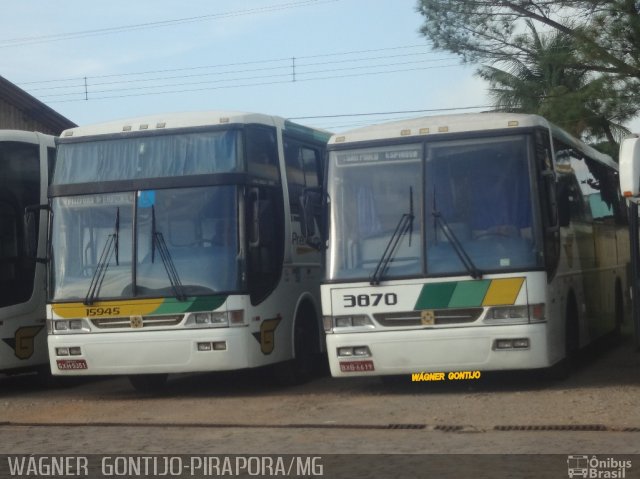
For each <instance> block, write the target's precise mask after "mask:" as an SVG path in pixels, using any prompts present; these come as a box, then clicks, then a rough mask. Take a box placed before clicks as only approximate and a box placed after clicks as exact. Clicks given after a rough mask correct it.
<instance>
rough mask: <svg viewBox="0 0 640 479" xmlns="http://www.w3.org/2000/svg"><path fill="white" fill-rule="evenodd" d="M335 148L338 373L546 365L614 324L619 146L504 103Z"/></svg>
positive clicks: (333, 321)
mask: <svg viewBox="0 0 640 479" xmlns="http://www.w3.org/2000/svg"><path fill="white" fill-rule="evenodd" d="M328 148H329V164H328V175H327V193H328V195H327V198H328V210H329V212H328V215H329V236H328V245H327V246H328V249H327V254H326V258H327V279H326V281H325V282H324V284H323V285H322V287H321V291H322V306H323V315H324V326H325V332H326V333H327V353H328V356H329V363H330V366H331V373H332V375H334V376H356V375H400V374H410V373H420V372H458V371H490V370H508V369H532V368H546V367H549V366H552V365H554V364H556V363H558V362H559V361H561V360H563V359H564V358H565V357H567V356H569V355H571V354H572V353H573V352H575V351H576V350H577V349H578V348H580V347H582V346H584V345H586V344H588V343H589V342H590V341H592V340H593V339H595V338H597V337H599V336H601V335H603V334H605V333H606V332H608V331H611V330H614V329H615V328H617V327H619V324H620V322H621V321H622V318H623V314H624V295H623V291H625V288H626V284H627V280H626V267H627V264H628V254H627V252H628V233H627V231H626V228H625V226H624V224H625V221H626V213H625V209H624V202H623V201H621V198H620V194H619V191H618V186H617V184H618V180H617V166H616V164H615V163H614V162H613V161H612V160H611V159H610V158H609V157H608V156H606V155H603V154H601V153H599V152H597V151H595V150H594V149H592V148H590V147H589V146H587V145H585V144H583V143H582V142H580V141H578V140H576V139H574V138H572V137H571V136H570V135H568V134H567V133H565V132H564V131H562V130H560V129H558V128H557V127H555V126H553V125H551V124H549V123H548V122H547V121H546V120H544V119H543V118H541V117H538V116H534V115H514V114H495V113H483V114H465V115H453V116H441V117H431V118H418V119H414V120H405V121H399V122H393V123H388V124H382V125H376V126H371V127H365V128H361V129H357V130H353V131H350V132H346V133H344V134H341V135H334V136H333V137H332V138H331V140H330V142H329V147H328Z"/></svg>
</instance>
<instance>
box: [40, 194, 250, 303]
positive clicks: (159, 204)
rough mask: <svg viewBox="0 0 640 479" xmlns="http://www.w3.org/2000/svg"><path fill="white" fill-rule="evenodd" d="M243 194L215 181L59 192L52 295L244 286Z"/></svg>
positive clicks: (151, 293)
mask: <svg viewBox="0 0 640 479" xmlns="http://www.w3.org/2000/svg"><path fill="white" fill-rule="evenodd" d="M237 197H238V192H237V187H236V186H210V187H197V188H182V189H180V188H176V189H163V190H143V191H136V192H125V193H111V194H98V195H95V194H90V195H81V196H72V197H60V198H54V199H53V208H54V209H55V211H56V216H57V218H56V221H54V223H53V229H52V250H53V261H52V286H53V287H52V299H53V300H57V301H69V300H75V301H77V300H83V301H85V302H91V301H92V300H97V299H106V298H108V299H124V298H131V297H164V296H173V295H176V296H181V295H206V294H212V293H218V292H230V291H237V290H239V289H240V285H239V281H240V274H239V271H240V258H239V251H240V248H239V246H238V245H239V242H238V205H237V203H238V201H237ZM205 266H208V267H205ZM90 285H94V286H93V288H90ZM91 289H93V291H91Z"/></svg>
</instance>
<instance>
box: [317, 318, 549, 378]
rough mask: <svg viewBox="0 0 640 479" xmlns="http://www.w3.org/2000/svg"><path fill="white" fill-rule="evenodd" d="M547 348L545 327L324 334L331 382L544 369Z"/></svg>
mask: <svg viewBox="0 0 640 479" xmlns="http://www.w3.org/2000/svg"><path fill="white" fill-rule="evenodd" d="M525 339H526V340H527V341H526V344H528V346H527V347H523V346H524V344H525V341H523V340H525ZM498 341H500V343H498ZM510 341H511V344H512V346H514V347H511V348H509V347H508V346H509V344H510ZM547 344H548V338H547V330H546V324H545V323H538V324H524V325H508V326H485V327H475V328H447V329H421V330H401V331H382V332H364V333H362V332H361V333H340V334H327V353H328V355H329V365H330V367H331V374H332V376H334V377H348V376H376V375H410V374H414V373H421V372H427V373H430V372H435V373H445V374H444V376H445V377H446V376H447V374H448V373H450V372H452V373H453V372H467V371H500V370H519V369H538V368H545V367H549V366H551V365H552V362H551V361H550V359H549V358H550V355H549V351H548V347H547ZM498 345H500V346H501V347H500V348H498ZM505 346H507V347H505ZM516 346H517V347H516ZM339 351H340V352H341V354H340V355H339V354H338V352H339ZM367 354H368V355H367Z"/></svg>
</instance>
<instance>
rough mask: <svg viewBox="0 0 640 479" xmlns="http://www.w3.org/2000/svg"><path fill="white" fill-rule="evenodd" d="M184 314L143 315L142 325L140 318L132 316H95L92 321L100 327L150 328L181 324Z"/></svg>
mask: <svg viewBox="0 0 640 479" xmlns="http://www.w3.org/2000/svg"><path fill="white" fill-rule="evenodd" d="M183 318H184V315H182V314H174V315H170V316H142V325H141V326H140V325H139V324H140V322H139V318H138V320H133V319H132V318H129V317H126V318H95V319H92V320H91V323H92V324H93V325H94V326H95V327H96V328H100V329H116V328H130V329H140V328H150V327H154V326H155V327H159V326H176V325H178V324H180V322H181V321H182V319H183Z"/></svg>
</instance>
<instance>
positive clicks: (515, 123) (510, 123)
mask: <svg viewBox="0 0 640 479" xmlns="http://www.w3.org/2000/svg"><path fill="white" fill-rule="evenodd" d="M519 124H520V123H519V122H518V120H511V121H509V123H507V125H508V126H518V125H519Z"/></svg>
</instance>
